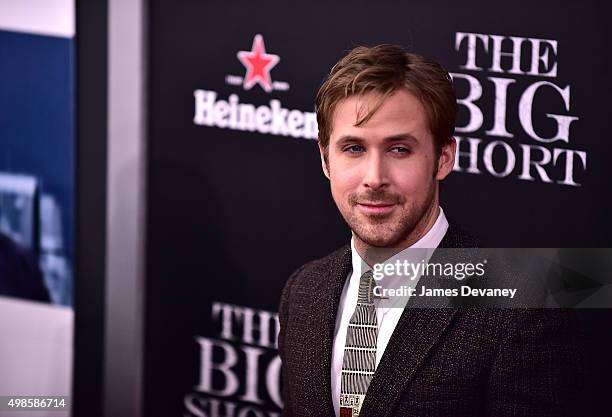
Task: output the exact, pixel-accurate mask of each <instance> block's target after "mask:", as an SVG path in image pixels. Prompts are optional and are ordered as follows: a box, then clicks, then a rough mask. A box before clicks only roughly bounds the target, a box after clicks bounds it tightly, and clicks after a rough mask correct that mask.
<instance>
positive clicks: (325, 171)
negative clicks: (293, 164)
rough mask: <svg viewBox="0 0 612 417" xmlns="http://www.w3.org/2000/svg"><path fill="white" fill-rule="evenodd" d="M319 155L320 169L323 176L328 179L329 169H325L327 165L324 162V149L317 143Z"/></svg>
mask: <svg viewBox="0 0 612 417" xmlns="http://www.w3.org/2000/svg"><path fill="white" fill-rule="evenodd" d="M319 155H320V156H321V168H323V174H325V176H326V177H327V179H329V169H328V167H327V163H326V162H325V149H324V148H323V145H321V142H319Z"/></svg>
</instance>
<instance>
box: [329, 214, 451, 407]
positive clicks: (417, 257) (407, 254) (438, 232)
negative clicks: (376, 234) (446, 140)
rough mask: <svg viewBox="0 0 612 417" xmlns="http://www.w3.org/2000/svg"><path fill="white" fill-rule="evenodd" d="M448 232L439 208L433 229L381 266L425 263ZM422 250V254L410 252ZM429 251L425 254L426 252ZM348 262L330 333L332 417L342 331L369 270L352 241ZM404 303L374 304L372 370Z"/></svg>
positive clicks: (402, 280)
mask: <svg viewBox="0 0 612 417" xmlns="http://www.w3.org/2000/svg"><path fill="white" fill-rule="evenodd" d="M447 230H448V221H447V220H446V216H445V215H444V211H443V210H442V207H440V213H439V214H438V218H437V219H436V222H435V223H434V225H433V226H432V227H431V229H429V230H428V231H427V233H425V235H424V236H423V237H422V238H421V239H419V240H418V241H417V242H416V243H415V244H414V245H412V246H411V247H410V248H407V249H404V250H403V251H401V252H399V253H397V254H396V255H395V256H393V257H391V258H389V259H387V260H386V261H385V262H384V263H385V264H386V263H395V262H396V261H397V260H401V261H403V260H407V261H408V262H415V263H416V262H419V261H421V260H422V259H423V258H425V259H424V260H425V261H428V260H429V257H431V254H432V253H433V250H434V249H435V248H437V247H438V245H439V244H440V242H441V241H442V238H443V237H444V235H445V234H446V231H447ZM412 249H422V250H417V251H415V250H412ZM426 249H429V250H426ZM351 260H352V272H351V274H350V276H349V277H348V279H347V280H346V282H345V284H344V289H343V290H342V295H341V296H340V304H339V305H338V314H337V316H336V331H335V333H334V347H333V351H332V363H331V388H332V401H333V403H334V410H335V412H336V417H339V415H340V382H341V380H342V378H341V373H342V360H343V358H344V345H345V343H346V331H347V328H348V324H349V321H350V320H351V316H352V315H353V312H354V311H355V307H356V306H357V293H358V290H359V279H360V277H361V275H362V274H363V273H364V272H366V271H368V270H370V269H371V267H370V266H369V265H367V264H366V263H365V261H363V260H362V259H361V257H360V256H359V254H358V253H357V251H356V250H355V245H354V242H353V239H351ZM417 282H418V277H416V279H413V280H410V279H407V278H406V277H405V276H402V277H397V276H385V277H384V278H383V279H381V280H380V281H378V282H377V284H378V285H381V286H382V287H383V288H398V287H399V285H410V286H416V284H417ZM407 301H408V297H393V298H389V299H379V300H376V318H377V322H378V323H377V325H378V338H377V340H376V366H377V367H378V364H379V362H380V359H381V357H382V355H383V353H384V352H385V348H386V347H387V343H389V339H390V338H391V335H392V334H393V331H394V330H395V326H396V325H397V322H398V321H399V319H400V317H401V315H402V312H403V311H404V308H403V307H404V306H405V305H406V302H407Z"/></svg>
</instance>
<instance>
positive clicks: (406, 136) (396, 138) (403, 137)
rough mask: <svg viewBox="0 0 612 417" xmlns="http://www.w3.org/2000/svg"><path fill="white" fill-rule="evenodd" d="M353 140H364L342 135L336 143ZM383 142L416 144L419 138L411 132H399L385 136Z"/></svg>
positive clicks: (345, 142) (353, 141) (341, 143)
mask: <svg viewBox="0 0 612 417" xmlns="http://www.w3.org/2000/svg"><path fill="white" fill-rule="evenodd" d="M355 142H357V143H359V142H364V139H363V138H361V137H359V136H354V135H344V136H341V137H340V138H339V139H338V141H337V142H336V145H337V146H343V145H345V144H347V143H355ZM383 142H384V143H393V142H412V143H414V144H415V145H416V144H418V143H419V140H418V139H417V138H416V137H415V136H414V135H412V134H411V133H399V134H397V135H393V136H387V137H386V138H384V139H383Z"/></svg>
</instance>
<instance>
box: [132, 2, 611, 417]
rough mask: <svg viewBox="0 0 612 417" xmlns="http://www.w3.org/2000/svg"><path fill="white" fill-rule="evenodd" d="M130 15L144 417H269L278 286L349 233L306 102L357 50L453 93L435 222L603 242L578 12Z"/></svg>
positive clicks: (604, 47) (325, 10) (271, 8)
mask: <svg viewBox="0 0 612 417" xmlns="http://www.w3.org/2000/svg"><path fill="white" fill-rule="evenodd" d="M489 3H490V2H487V1H482V0H481V1H475V0H467V1H461V2H448V4H446V3H444V2H440V1H428V2H420V4H410V3H409V2H403V3H402V2H377V3H372V2H365V1H359V2H356V1H351V2H338V3H335V4H328V2H302V3H298V4H288V3H286V2H246V1H234V2H203V1H185V2H167V1H152V2H151V4H150V11H149V13H150V16H149V18H150V22H149V42H150V68H149V70H150V80H149V83H150V98H149V118H150V120H149V137H150V144H149V186H148V187H149V188H148V211H149V214H148V216H149V217H148V247H147V273H146V274H147V275H146V285H147V293H146V340H145V346H146V352H145V353H146V363H145V366H146V368H145V391H144V393H145V398H144V402H145V415H147V416H154V415H165V416H171V415H172V416H211V417H212V416H238V417H247V416H275V415H278V414H279V413H280V410H281V408H282V398H281V393H280V389H279V378H280V361H279V359H278V357H277V355H276V349H275V338H276V333H277V331H278V324H277V318H276V309H277V305H278V298H279V294H280V291H281V288H282V286H283V284H284V282H285V280H286V279H287V277H288V276H289V274H290V273H291V272H292V271H293V270H295V269H296V268H297V267H298V266H300V265H301V264H303V263H304V262H306V261H308V260H312V259H315V258H318V257H321V256H324V255H326V254H327V253H329V252H330V251H331V250H333V249H335V248H337V247H339V246H341V245H343V244H345V243H347V242H348V241H349V239H350V233H349V230H348V229H347V227H346V226H345V224H344V223H343V221H342V219H341V218H340V216H339V214H338V213H337V210H336V208H335V206H334V204H333V201H332V199H331V195H330V192H329V186H328V183H327V180H326V178H325V177H324V176H323V174H322V172H321V168H320V161H319V156H318V149H317V144H316V140H315V139H316V132H317V128H316V119H315V115H314V108H313V101H314V95H315V94H316V91H317V89H318V87H319V85H320V84H321V82H322V81H323V79H324V77H325V76H326V74H327V73H328V71H329V69H330V68H331V66H332V65H333V64H334V63H335V62H336V61H337V60H338V59H339V58H340V57H341V56H343V55H344V54H345V53H346V52H347V51H348V50H349V49H351V48H352V47H354V46H357V45H376V44H380V43H397V44H401V45H404V46H406V47H407V48H409V49H411V50H412V51H415V52H417V53H420V54H423V55H427V56H430V57H433V58H435V59H437V60H438V61H440V62H441V63H442V64H443V65H444V66H445V67H446V68H447V69H448V71H449V72H450V73H451V75H452V76H453V78H454V80H455V85H456V89H457V94H458V102H459V109H460V111H459V117H458V121H457V125H456V126H457V129H456V136H457V140H458V141H459V157H458V159H457V163H456V166H455V172H454V173H453V174H452V175H451V176H450V178H448V180H447V181H446V182H445V186H444V190H443V195H442V201H443V203H442V205H443V207H444V210H445V212H446V213H447V215H448V216H449V217H451V218H453V219H455V220H456V221H457V222H459V223H460V224H461V225H463V226H464V227H465V228H466V229H468V230H470V231H471V232H472V233H473V234H475V235H476V236H478V238H479V239H480V240H481V241H482V242H484V243H485V244H486V245H488V246H493V247H583V246H595V247H597V246H599V247H608V246H610V241H611V240H610V237H609V233H610V232H611V231H612V220H611V219H610V218H609V215H608V214H609V213H610V212H611V209H612V196H611V193H610V186H609V185H608V182H609V179H610V178H611V177H612V145H611V144H612V141H610V140H609V139H608V134H607V132H608V130H609V124H610V116H609V112H610V105H609V97H608V96H609V94H610V92H611V91H612V85H611V84H612V82H611V77H610V76H609V68H610V64H612V59H611V53H610V49H609V46H608V40H609V38H610V30H609V28H608V20H609V19H608V17H609V10H605V9H602V8H601V6H597V5H596V3H595V2H581V3H575V4H573V3H571V2H564V3H567V4H558V3H560V2H556V3H550V4H549V5H539V4H536V2H498V3H499V4H497V5H495V6H492V5H490V4H489Z"/></svg>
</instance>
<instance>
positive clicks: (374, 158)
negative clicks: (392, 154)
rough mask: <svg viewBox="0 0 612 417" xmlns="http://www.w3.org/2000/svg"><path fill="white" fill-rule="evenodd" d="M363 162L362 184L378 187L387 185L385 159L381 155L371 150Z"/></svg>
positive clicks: (373, 187) (368, 186)
mask: <svg viewBox="0 0 612 417" xmlns="http://www.w3.org/2000/svg"><path fill="white" fill-rule="evenodd" d="M365 163H366V166H365V168H364V169H365V173H364V177H363V185H364V186H365V187H367V188H372V189H378V188H382V187H384V186H386V185H388V180H387V174H386V167H385V161H384V159H383V156H382V155H380V154H378V153H377V152H372V153H371V154H370V155H369V156H368V158H367V160H366V162H365Z"/></svg>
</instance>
